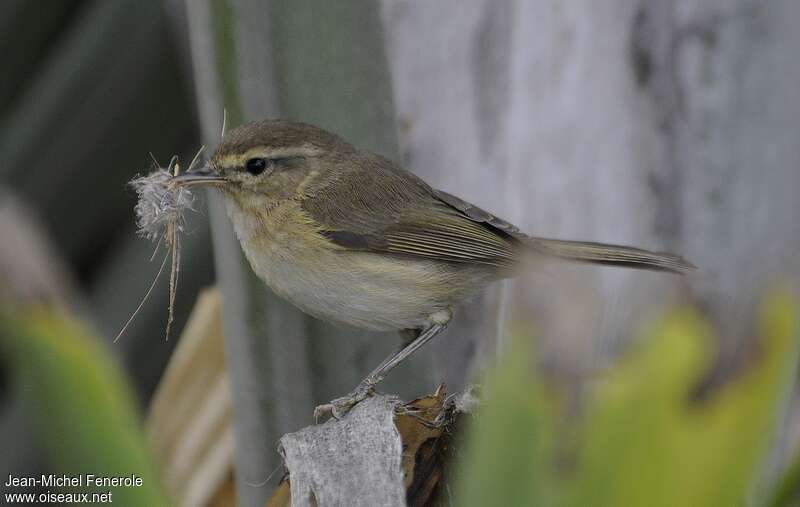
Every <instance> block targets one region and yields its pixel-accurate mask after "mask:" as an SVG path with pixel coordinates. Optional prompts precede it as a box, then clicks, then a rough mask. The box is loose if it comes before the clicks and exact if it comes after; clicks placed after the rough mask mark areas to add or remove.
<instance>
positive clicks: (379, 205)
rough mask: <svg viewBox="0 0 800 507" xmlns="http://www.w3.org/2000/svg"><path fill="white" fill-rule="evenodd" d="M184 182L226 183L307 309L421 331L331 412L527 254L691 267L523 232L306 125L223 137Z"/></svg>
mask: <svg viewBox="0 0 800 507" xmlns="http://www.w3.org/2000/svg"><path fill="white" fill-rule="evenodd" d="M176 181H178V182H183V183H186V184H189V183H193V182H197V183H213V184H215V185H217V186H218V188H220V189H221V190H222V193H223V196H224V197H225V203H226V208H227V211H228V215H229V217H230V219H231V222H232V223H233V227H234V230H235V231H236V234H237V236H238V238H239V241H240V242H241V245H242V248H243V250H244V252H245V254H246V256H247V258H248V260H249V261H250V264H251V266H252V267H253V270H254V271H255V273H256V274H257V275H258V276H259V277H260V278H261V279H262V280H263V281H264V282H265V283H267V284H268V285H269V286H270V287H272V288H273V290H274V291H275V292H276V293H278V294H280V295H282V296H283V297H285V298H287V299H289V300H290V301H292V302H293V303H295V304H296V305H297V306H299V307H300V308H302V309H303V310H305V311H306V312H308V313H310V314H312V315H314V316H317V317H319V318H322V319H325V320H330V321H336V322H344V323H347V324H352V325H354V326H358V327H363V328H368V329H379V330H388V329H398V330H417V331H418V332H419V338H417V339H416V340H414V341H413V342H411V343H410V344H409V345H408V346H407V347H406V348H404V349H403V350H402V351H401V352H399V353H398V354H397V355H396V356H393V357H392V358H390V359H387V361H385V362H384V363H383V364H382V365H381V366H380V367H379V368H378V369H376V370H375V371H374V372H373V373H372V374H371V375H370V376H369V377H368V378H367V379H365V381H364V382H362V384H361V385H360V386H359V388H358V389H357V390H356V391H354V393H351V395H350V396H348V397H346V398H344V399H343V400H338V401H339V402H341V403H339V404H336V403H334V405H333V407H332V408H333V410H334V413H335V412H336V411H337V410H340V409H344V410H346V408H347V407H349V406H350V405H352V403H354V402H356V401H358V400H359V399H361V398H363V396H364V395H365V392H366V391H368V390H369V388H370V387H371V386H373V385H374V384H375V383H377V382H378V381H380V379H381V378H383V375H385V373H386V372H387V371H388V370H389V369H391V368H392V367H393V366H394V365H395V364H397V363H398V362H399V361H401V360H402V359H403V358H404V357H405V356H406V355H408V354H410V353H411V352H413V351H414V350H416V349H417V348H418V347H419V346H421V345H422V344H423V343H425V342H426V341H427V340H429V339H430V338H431V337H433V336H434V335H435V334H436V333H438V332H439V331H440V330H441V329H442V328H444V326H445V325H446V324H447V321H448V320H449V319H450V316H451V309H452V307H453V306H454V305H455V304H457V303H458V302H460V301H463V300H464V299H466V298H468V297H469V296H470V295H472V294H474V293H475V292H477V291H479V290H481V289H482V288H483V287H485V286H486V285H487V284H488V283H490V282H491V281H492V280H496V279H498V278H501V277H505V276H509V275H511V274H512V273H513V268H514V267H515V266H516V265H517V264H519V262H520V260H521V259H522V257H523V255H524V254H525V253H534V254H538V255H542V256H546V257H552V258H560V259H565V260H573V261H580V262H590V263H597V264H608V265H613V266H622V267H632V268H641V269H651V270H661V271H671V272H675V273H684V272H686V271H688V270H691V269H692V268H693V266H692V265H691V264H690V263H689V262H687V261H685V260H684V259H682V258H681V257H678V256H676V255H672V254H668V253H659V252H650V251H647V250H642V249H639V248H632V247H626V246H618V245H607V244H602V243H592V242H580V241H563V240H552V239H544V238H536V237H530V236H527V235H526V234H524V233H522V232H520V230H519V229H518V228H516V227H515V226H514V225H512V224H510V223H508V222H506V221H505V220H502V219H500V218H498V217H496V216H494V215H492V214H491V213H488V212H486V211H484V210H482V209H480V208H478V207H477V206H474V205H472V204H470V203H468V202H466V201H463V200H462V199H459V198H458V197H456V196H454V195H451V194H448V193H446V192H442V191H440V190H436V189H433V188H431V187H430V186H429V185H428V184H426V183H425V182H424V181H422V180H421V179H420V178H418V177H417V176H415V175H414V174H412V173H410V172H408V171H406V170H405V169H403V168H401V167H399V166H398V165H396V164H395V163H393V162H391V161H389V160H387V159H385V158H383V157H381V156H378V155H375V154H373V153H369V152H366V151H362V150H358V149H356V148H355V147H353V146H352V145H350V144H348V143H346V142H345V141H343V140H342V139H341V138H339V137H338V136H336V135H334V134H331V133H329V132H326V131H325V130H323V129H320V128H318V127H314V126H312V125H306V124H302V123H292V122H287V121H279V120H273V121H262V122H254V123H248V124H246V125H243V126H241V127H239V128H237V129H235V130H233V131H231V132H230V133H229V134H228V135H227V136H226V137H225V139H224V140H223V141H222V143H221V144H220V146H219V148H218V149H217V151H216V152H215V153H214V154H213V156H212V157H211V159H210V161H209V164H208V168H207V169H206V170H204V171H200V172H197V171H196V172H194V174H192V175H187V176H185V177H179V178H177V179H176ZM354 400H355V401H354ZM340 412H341V410H340Z"/></svg>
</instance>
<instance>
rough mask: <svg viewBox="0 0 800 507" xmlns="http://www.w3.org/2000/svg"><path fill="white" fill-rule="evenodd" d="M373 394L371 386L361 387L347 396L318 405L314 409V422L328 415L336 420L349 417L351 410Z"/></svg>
mask: <svg viewBox="0 0 800 507" xmlns="http://www.w3.org/2000/svg"><path fill="white" fill-rule="evenodd" d="M372 393H373V390H372V386H371V385H369V384H365V385H359V386H358V387H357V388H356V389H355V390H353V392H352V393H350V394H348V395H347V396H342V397H341V398H336V399H335V400H331V401H330V402H329V403H325V404H322V405H318V406H317V407H316V408H315V409H314V420H315V421H319V420H320V419H321V418H322V417H325V416H326V415H328V414H330V416H331V417H333V418H334V419H337V420H338V419H341V418H342V417H344V416H345V415H347V413H348V412H349V411H350V409H352V408H353V407H355V406H356V405H358V404H359V403H361V402H362V401H364V400H365V399H366V397H367V396H370V395H371V394H372Z"/></svg>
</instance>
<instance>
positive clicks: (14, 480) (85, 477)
mask: <svg viewBox="0 0 800 507" xmlns="http://www.w3.org/2000/svg"><path fill="white" fill-rule="evenodd" d="M143 483H144V481H143V480H142V478H141V477H139V476H138V475H134V474H131V475H98V474H77V475H66V474H65V475H56V474H42V475H39V476H27V477H15V476H13V475H11V474H9V476H8V479H6V481H5V484H4V486H5V487H16V488H19V487H39V488H41V487H47V488H50V487H56V488H63V487H72V488H79V487H90V488H116V487H139V486H141V485H142V484H143Z"/></svg>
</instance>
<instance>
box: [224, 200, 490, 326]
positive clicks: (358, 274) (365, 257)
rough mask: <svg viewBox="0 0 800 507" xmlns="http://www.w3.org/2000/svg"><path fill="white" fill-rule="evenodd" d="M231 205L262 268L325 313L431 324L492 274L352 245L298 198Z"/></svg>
mask: <svg viewBox="0 0 800 507" xmlns="http://www.w3.org/2000/svg"><path fill="white" fill-rule="evenodd" d="M295 206H296V207H295ZM227 208H228V215H229V217H230V219H231V222H232V224H233V228H234V230H235V231H236V235H237V237H238V239H239V241H240V243H241V245H242V249H243V251H244V253H245V256H246V257H247V260H248V261H249V263H250V266H251V267H252V269H253V271H254V272H255V273H256V275H257V276H258V277H259V278H260V279H261V280H262V281H264V282H265V283H266V284H267V285H268V286H269V287H270V288H271V289H272V290H273V291H274V292H275V293H277V294H278V295H280V296H282V297H284V298H286V299H288V300H289V301H291V302H292V303H294V304H295V305H296V306H298V307H300V308H301V309H302V310H303V311H305V312H306V313H309V314H311V315H313V316H315V317H317V318H320V319H323V320H328V321H333V322H341V323H345V324H349V325H353V326H356V327H360V328H365V329H374V330H382V331H386V330H395V329H410V328H418V327H424V326H425V325H427V324H428V323H429V320H430V318H431V315H432V314H434V313H436V312H437V311H440V310H445V309H449V308H450V307H451V306H452V305H453V304H454V303H455V302H457V301H459V300H461V299H463V298H464V297H467V296H468V295H470V294H471V293H473V292H475V291H476V290H477V289H479V288H480V287H482V286H483V285H485V284H486V283H487V282H488V281H489V279H490V278H491V277H490V276H489V275H488V273H487V274H486V276H483V274H482V273H480V272H470V273H465V272H464V270H474V269H475V268H474V267H468V266H457V265H452V264H447V263H440V262H436V261H430V260H421V259H412V258H399V257H394V256H387V255H383V254H377V253H369V252H354V251H347V250H344V249H342V248H340V247H338V246H336V245H334V244H332V243H330V242H329V241H328V240H327V239H326V238H324V237H323V236H321V235H319V234H318V233H317V231H316V229H315V228H314V227H313V225H312V224H311V223H310V222H308V221H307V220H306V219H305V215H304V214H303V213H302V212H301V210H300V209H299V205H297V204H295V203H291V202H289V203H286V204H284V205H282V206H276V207H274V208H272V209H271V211H270V212H269V213H268V214H258V213H246V212H243V211H242V209H241V207H239V206H238V205H236V204H235V203H229V204H228V205H227ZM465 275H466V276H465Z"/></svg>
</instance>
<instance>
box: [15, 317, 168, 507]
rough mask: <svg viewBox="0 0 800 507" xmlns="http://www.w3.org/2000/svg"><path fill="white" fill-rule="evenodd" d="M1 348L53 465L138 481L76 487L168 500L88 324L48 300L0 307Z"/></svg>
mask: <svg viewBox="0 0 800 507" xmlns="http://www.w3.org/2000/svg"><path fill="white" fill-rule="evenodd" d="M0 350H2V351H3V352H4V353H3V358H4V359H8V360H9V361H8V362H9V364H8V367H9V369H10V371H11V375H12V382H13V385H14V386H16V388H17V389H18V392H19V393H20V396H21V398H22V401H23V403H24V404H25V408H26V410H27V411H28V415H29V417H30V419H31V420H32V421H33V423H34V424H35V428H36V431H37V434H38V436H39V440H40V442H41V443H42V450H43V451H44V452H45V455H46V458H47V460H48V464H49V465H50V466H51V467H52V471H53V472H54V473H57V474H67V475H69V476H78V475H81V474H83V475H84V476H85V475H86V474H95V475H98V476H130V475H132V474H135V475H136V476H138V477H141V478H142V481H143V484H142V485H141V486H139V487H108V488H86V487H84V488H83V489H82V490H80V491H84V492H89V493H94V492H104V491H111V493H112V499H113V501H114V503H116V504H119V505H168V503H169V502H168V501H167V498H166V496H165V493H164V490H163V488H162V486H161V484H160V482H159V479H158V475H157V473H156V470H155V466H154V464H153V462H152V460H151V457H150V455H149V454H148V451H147V446H146V443H145V438H144V435H143V431H142V428H141V423H140V419H139V414H138V413H137V412H136V410H135V408H134V404H133V401H132V400H133V398H132V396H131V392H130V390H129V388H128V386H127V384H126V383H125V380H124V378H123V377H122V375H121V373H120V370H119V368H118V367H117V365H116V363H115V361H114V358H113V357H111V356H110V354H109V353H108V351H107V350H105V349H104V348H103V347H102V346H101V345H100V343H99V342H98V340H97V339H96V338H94V337H93V336H92V334H91V333H90V332H89V331H88V330H87V329H85V328H84V327H83V326H81V325H80V324H78V323H77V322H76V321H74V320H73V319H71V318H70V317H69V316H67V315H65V314H64V313H62V312H59V311H57V310H53V309H50V308H46V307H40V308H34V309H27V310H25V311H22V312H17V313H16V314H14V315H10V314H8V313H0ZM75 491H77V490H75V489H71V488H65V489H64V492H75Z"/></svg>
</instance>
